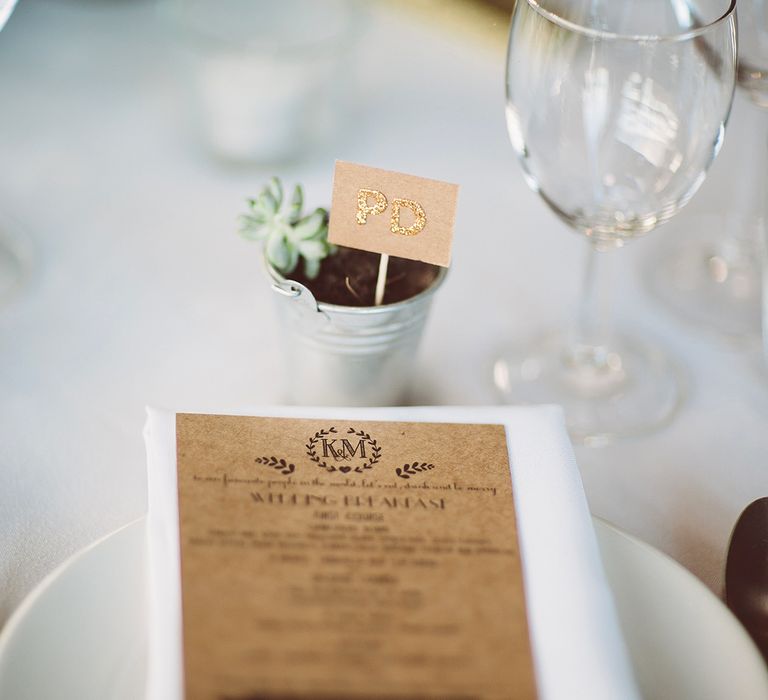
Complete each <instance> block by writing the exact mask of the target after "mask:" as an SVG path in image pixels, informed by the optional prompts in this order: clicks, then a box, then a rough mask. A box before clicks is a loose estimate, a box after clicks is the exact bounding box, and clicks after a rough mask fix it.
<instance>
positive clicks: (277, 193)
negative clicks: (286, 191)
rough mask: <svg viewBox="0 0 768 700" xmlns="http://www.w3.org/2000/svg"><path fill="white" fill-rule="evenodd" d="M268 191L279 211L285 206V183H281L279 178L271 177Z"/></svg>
mask: <svg viewBox="0 0 768 700" xmlns="http://www.w3.org/2000/svg"><path fill="white" fill-rule="evenodd" d="M267 191H268V192H269V193H270V194H271V195H272V198H273V199H274V200H275V205H276V206H275V209H276V210H277V209H279V208H280V207H281V206H282V204H283V183H282V182H280V178H279V177H274V176H273V177H271V178H270V179H269V184H268V185H267Z"/></svg>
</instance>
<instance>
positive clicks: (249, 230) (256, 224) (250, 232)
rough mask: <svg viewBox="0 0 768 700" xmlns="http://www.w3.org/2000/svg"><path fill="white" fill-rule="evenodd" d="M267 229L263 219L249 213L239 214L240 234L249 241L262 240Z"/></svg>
mask: <svg viewBox="0 0 768 700" xmlns="http://www.w3.org/2000/svg"><path fill="white" fill-rule="evenodd" d="M267 233H268V229H267V227H266V226H265V225H264V221H263V220H262V219H261V218H259V217H256V216H253V215H251V214H242V215H241V216H240V235H241V236H242V237H243V238H247V239H248V240H249V241H260V240H263V239H264V237H265V236H266V235H267Z"/></svg>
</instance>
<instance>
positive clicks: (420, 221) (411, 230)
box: [389, 199, 427, 236]
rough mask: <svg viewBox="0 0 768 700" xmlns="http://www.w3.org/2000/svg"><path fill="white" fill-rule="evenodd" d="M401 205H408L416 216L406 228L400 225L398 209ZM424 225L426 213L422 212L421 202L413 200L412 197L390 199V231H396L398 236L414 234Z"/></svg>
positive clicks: (425, 223)
mask: <svg viewBox="0 0 768 700" xmlns="http://www.w3.org/2000/svg"><path fill="white" fill-rule="evenodd" d="M402 207H408V209H410V210H411V211H412V212H413V214H414V216H415V217H416V221H414V222H413V223H412V224H411V225H410V226H408V228H403V227H402V226H401V225H400V209H401V208H402ZM426 225H427V215H426V214H425V213H424V209H422V207H421V204H419V203H418V202H414V201H413V200H412V199H393V200H392V220H391V222H390V225H389V230H390V231H392V233H396V234H398V235H400V236H415V235H416V234H417V233H419V231H421V229H423V228H424V227H425V226H426Z"/></svg>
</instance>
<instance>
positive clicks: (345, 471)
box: [339, 467, 352, 474]
mask: <svg viewBox="0 0 768 700" xmlns="http://www.w3.org/2000/svg"><path fill="white" fill-rule="evenodd" d="M339 471H340V472H341V473H342V474H346V473H347V472H350V471H352V467H339Z"/></svg>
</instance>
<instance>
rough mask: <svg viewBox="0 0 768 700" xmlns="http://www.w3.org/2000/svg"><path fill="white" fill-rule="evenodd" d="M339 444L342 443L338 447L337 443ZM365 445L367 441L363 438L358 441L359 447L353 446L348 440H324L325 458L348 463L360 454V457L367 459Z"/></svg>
mask: <svg viewBox="0 0 768 700" xmlns="http://www.w3.org/2000/svg"><path fill="white" fill-rule="evenodd" d="M337 442H340V443H341V445H336V444H335V443H337ZM365 443H366V441H365V440H363V439H362V438H361V439H360V440H358V441H357V445H352V443H351V442H350V441H349V440H348V439H347V438H341V439H340V438H333V439H332V440H329V439H328V438H323V439H322V445H323V457H332V458H333V459H335V460H336V461H337V462H339V461H347V460H349V459H351V458H353V457H355V456H357V455H358V453H359V455H360V457H362V458H363V459H367V457H366V454H365Z"/></svg>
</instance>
